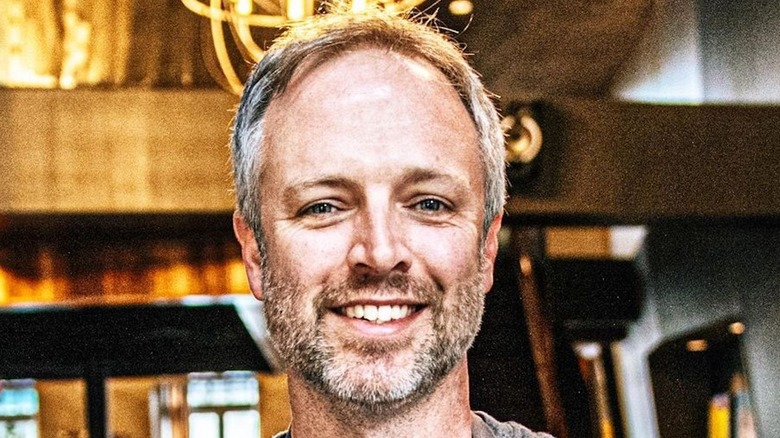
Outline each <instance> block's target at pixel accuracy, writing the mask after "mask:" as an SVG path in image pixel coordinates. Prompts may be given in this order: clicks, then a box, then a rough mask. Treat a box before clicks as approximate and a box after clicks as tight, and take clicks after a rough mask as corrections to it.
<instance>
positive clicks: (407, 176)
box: [401, 167, 469, 185]
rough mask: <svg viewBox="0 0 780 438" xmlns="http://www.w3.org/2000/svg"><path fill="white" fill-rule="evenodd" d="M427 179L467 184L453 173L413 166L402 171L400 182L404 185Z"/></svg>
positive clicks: (426, 180)
mask: <svg viewBox="0 0 780 438" xmlns="http://www.w3.org/2000/svg"><path fill="white" fill-rule="evenodd" d="M428 181H442V182H447V183H450V184H458V185H468V184H469V182H468V181H467V180H465V179H464V178H460V177H457V176H455V175H452V174H449V173H446V172H442V171H440V170H437V169H431V168H425V167H413V168H410V169H407V170H405V171H404V173H403V177H402V178H401V183H402V184H404V185H409V184H418V183H423V182H428Z"/></svg>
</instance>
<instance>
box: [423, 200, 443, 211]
mask: <svg viewBox="0 0 780 438" xmlns="http://www.w3.org/2000/svg"><path fill="white" fill-rule="evenodd" d="M417 208H418V209H420V210H422V211H427V212H437V211H441V210H442V209H444V203H443V202H441V201H439V200H438V199H423V200H422V201H420V202H418V203H417Z"/></svg>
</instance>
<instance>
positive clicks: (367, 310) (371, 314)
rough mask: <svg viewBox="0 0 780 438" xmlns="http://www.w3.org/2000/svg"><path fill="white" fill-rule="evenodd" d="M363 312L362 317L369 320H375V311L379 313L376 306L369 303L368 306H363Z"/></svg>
mask: <svg viewBox="0 0 780 438" xmlns="http://www.w3.org/2000/svg"><path fill="white" fill-rule="evenodd" d="M363 312H364V313H363V319H367V320H369V321H376V317H377V313H379V311H378V310H377V308H376V306H372V305H370V304H369V305H368V306H363Z"/></svg>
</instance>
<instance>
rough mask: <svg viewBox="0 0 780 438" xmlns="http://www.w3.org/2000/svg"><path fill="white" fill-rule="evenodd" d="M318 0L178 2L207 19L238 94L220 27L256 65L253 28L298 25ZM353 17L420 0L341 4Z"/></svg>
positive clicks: (238, 81)
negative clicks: (226, 28)
mask: <svg viewBox="0 0 780 438" xmlns="http://www.w3.org/2000/svg"><path fill="white" fill-rule="evenodd" d="M315 1H317V0H181V2H182V3H183V4H184V6H186V7H187V9H189V10H190V11H192V12H194V13H196V14H198V15H201V16H203V17H206V18H208V19H209V21H210V30H211V36H212V40H213V42H214V51H215V53H216V57H217V62H218V63H219V67H220V69H221V70H222V74H223V75H224V76H225V79H226V81H227V84H228V86H229V88H230V90H231V91H232V92H234V93H236V94H240V93H241V90H242V89H243V81H242V80H241V79H240V78H239V76H238V74H237V73H236V69H235V67H234V66H233V63H232V61H231V59H230V56H229V55H228V49H227V45H226V38H225V32H224V29H223V26H222V25H223V23H227V24H228V25H229V26H230V30H231V34H232V36H233V40H234V42H235V44H236V46H237V47H238V49H239V51H240V52H241V53H242V54H243V55H244V56H245V57H246V58H248V60H249V61H252V62H258V61H259V60H260V59H261V58H262V57H263V55H264V54H265V51H264V50H263V48H262V47H261V44H258V43H257V42H256V41H255V39H254V37H253V35H252V28H255V27H260V28H268V29H277V28H281V27H284V26H286V25H287V24H288V23H290V22H295V21H300V20H303V19H305V18H306V17H309V16H312V15H314V13H315ZM342 1H343V2H345V3H348V4H349V9H350V10H351V11H352V12H353V13H360V12H362V11H364V10H365V9H366V8H367V7H368V6H369V5H378V6H380V7H381V8H383V9H384V10H386V11H389V12H399V11H405V10H408V9H411V8H412V7H414V6H417V5H418V4H420V3H422V2H423V0H342Z"/></svg>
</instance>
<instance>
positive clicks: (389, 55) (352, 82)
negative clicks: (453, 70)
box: [271, 46, 457, 105]
mask: <svg viewBox="0 0 780 438" xmlns="http://www.w3.org/2000/svg"><path fill="white" fill-rule="evenodd" d="M388 73H389V74H388ZM391 76H394V77H396V78H401V77H402V78H403V79H404V80H405V82H406V83H407V84H408V85H409V86H414V87H425V88H429V87H431V86H435V85H439V87H437V88H446V89H449V90H448V91H451V92H452V93H455V94H457V92H455V89H454V87H452V86H451V85H450V84H449V81H448V80H447V78H446V77H445V76H444V74H442V73H441V72H440V71H439V70H438V69H437V68H436V67H434V66H433V65H432V64H431V63H429V62H428V61H427V60H425V59H423V58H422V57H419V56H411V55H407V54H404V53H399V52H397V51H394V50H390V49H385V48H378V47H372V46H363V47H358V48H354V49H350V50H347V51H343V52H339V53H336V54H332V55H330V56H328V55H315V56H311V57H310V58H307V59H306V60H304V62H302V63H301V65H300V66H299V67H298V68H297V69H296V70H295V73H294V74H293V75H292V78H291V79H290V81H289V83H288V85H287V86H286V87H285V90H284V91H283V92H282V93H281V94H280V95H279V96H277V97H276V98H275V99H274V100H273V101H272V102H271V105H273V104H274V102H285V101H286V102H287V103H289V102H290V101H292V100H295V99H296V98H300V97H306V94H308V93H312V92H314V91H315V90H316V87H315V86H316V85H322V83H324V84H327V85H325V87H326V90H327V91H328V92H329V93H328V94H330V95H332V96H338V98H339V99H340V100H343V99H345V98H347V96H346V95H348V94H350V93H363V94H366V93H370V92H372V91H373V92H376V93H379V92H382V91H387V89H388V87H384V90H383V89H378V87H381V86H382V82H381V81H372V79H375V78H376V77H384V78H385V79H388V78H389V77H391ZM386 82H387V81H385V83H386ZM361 86H363V87H361Z"/></svg>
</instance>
